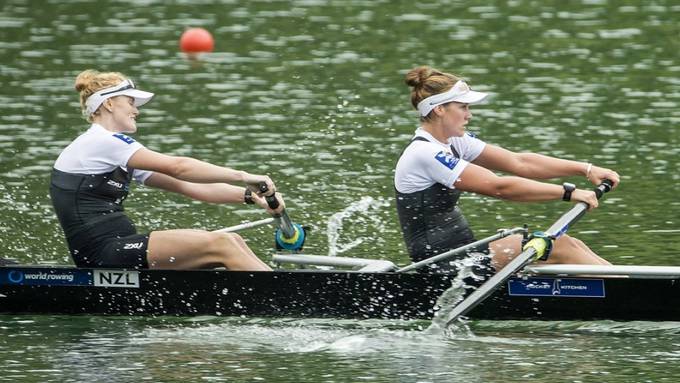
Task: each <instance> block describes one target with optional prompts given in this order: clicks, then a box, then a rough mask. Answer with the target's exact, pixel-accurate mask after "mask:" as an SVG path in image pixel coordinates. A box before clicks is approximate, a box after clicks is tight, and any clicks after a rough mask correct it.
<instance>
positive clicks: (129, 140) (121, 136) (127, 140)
mask: <svg viewBox="0 0 680 383" xmlns="http://www.w3.org/2000/svg"><path fill="white" fill-rule="evenodd" d="M113 136H114V137H116V138H117V139H119V140H121V141H123V142H125V143H126V144H128V145H130V144H131V143H133V142H135V139H134V138H132V137H130V136H126V135H124V134H123V133H116V134H114V135H113Z"/></svg>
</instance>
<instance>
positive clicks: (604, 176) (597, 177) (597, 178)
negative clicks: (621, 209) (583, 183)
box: [587, 165, 620, 188]
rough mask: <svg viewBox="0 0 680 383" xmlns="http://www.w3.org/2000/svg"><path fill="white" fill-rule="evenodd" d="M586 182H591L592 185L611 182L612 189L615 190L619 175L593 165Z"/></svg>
mask: <svg viewBox="0 0 680 383" xmlns="http://www.w3.org/2000/svg"><path fill="white" fill-rule="evenodd" d="M587 177H588V181H590V182H592V183H593V184H594V185H600V184H601V183H602V181H604V180H610V181H612V188H616V187H617V186H618V185H619V181H620V178H619V173H617V172H615V171H613V170H611V169H607V168H601V167H599V166H595V165H593V167H592V168H591V169H590V172H589V173H588V174H587Z"/></svg>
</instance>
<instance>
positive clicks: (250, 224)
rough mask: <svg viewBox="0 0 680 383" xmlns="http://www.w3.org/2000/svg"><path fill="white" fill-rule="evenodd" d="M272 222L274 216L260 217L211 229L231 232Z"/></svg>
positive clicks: (219, 231)
mask: <svg viewBox="0 0 680 383" xmlns="http://www.w3.org/2000/svg"><path fill="white" fill-rule="evenodd" d="M272 222H274V218H273V217H270V218H265V219H261V220H259V221H252V222H244V223H242V224H240V225H235V226H229V227H225V228H224V229H219V230H213V233H233V232H236V231H240V230H245V229H251V228H253V227H258V226H262V225H269V224H270V223H272Z"/></svg>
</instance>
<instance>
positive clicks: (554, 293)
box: [508, 278, 605, 298]
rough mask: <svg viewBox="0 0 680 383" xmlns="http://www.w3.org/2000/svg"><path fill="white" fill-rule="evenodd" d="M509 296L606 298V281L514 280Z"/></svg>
mask: <svg viewBox="0 0 680 383" xmlns="http://www.w3.org/2000/svg"><path fill="white" fill-rule="evenodd" d="M508 294H509V295H511V296H530V297H579V298H604V297H605V292H604V280H602V279H573V278H526V279H517V278H513V279H510V280H508Z"/></svg>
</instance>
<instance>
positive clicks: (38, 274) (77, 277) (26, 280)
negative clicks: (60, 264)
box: [0, 268, 93, 286]
mask: <svg viewBox="0 0 680 383" xmlns="http://www.w3.org/2000/svg"><path fill="white" fill-rule="evenodd" d="M92 284H93V278H92V272H89V271H84V270H61V269H47V268H46V269H28V268H5V269H3V270H0V285H21V286H35V285H41V286H91V285H92Z"/></svg>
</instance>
